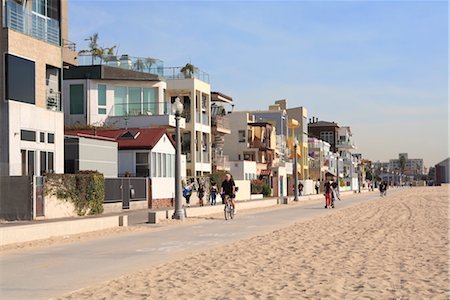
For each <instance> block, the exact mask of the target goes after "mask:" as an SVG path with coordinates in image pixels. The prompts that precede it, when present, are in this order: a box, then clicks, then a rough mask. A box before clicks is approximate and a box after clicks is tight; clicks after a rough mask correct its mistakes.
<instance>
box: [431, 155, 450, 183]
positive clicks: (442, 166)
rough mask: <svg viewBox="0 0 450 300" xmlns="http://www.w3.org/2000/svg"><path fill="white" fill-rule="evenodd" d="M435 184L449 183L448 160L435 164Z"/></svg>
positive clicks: (449, 162) (449, 169) (449, 163)
mask: <svg viewBox="0 0 450 300" xmlns="http://www.w3.org/2000/svg"><path fill="white" fill-rule="evenodd" d="M435 167H436V175H435V184H442V183H450V158H446V159H444V160H443V161H441V162H440V163H438V164H436V166H435Z"/></svg>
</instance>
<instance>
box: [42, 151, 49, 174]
mask: <svg viewBox="0 0 450 300" xmlns="http://www.w3.org/2000/svg"><path fill="white" fill-rule="evenodd" d="M40 153H41V172H40V175H43V174H44V173H45V172H47V152H45V151H41V152H40Z"/></svg>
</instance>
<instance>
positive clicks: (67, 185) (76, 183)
mask: <svg viewBox="0 0 450 300" xmlns="http://www.w3.org/2000/svg"><path fill="white" fill-rule="evenodd" d="M45 195H55V196H56V198H58V199H61V200H65V201H70V202H72V203H73V204H74V206H75V209H76V212H77V214H78V215H79V216H85V215H86V214H88V215H98V214H101V213H102V212H103V202H104V200H105V180H104V178H103V174H101V173H98V172H95V171H82V172H80V173H77V174H48V175H46V177H45Z"/></svg>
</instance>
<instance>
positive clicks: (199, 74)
mask: <svg viewBox="0 0 450 300" xmlns="http://www.w3.org/2000/svg"><path fill="white" fill-rule="evenodd" d="M182 69H183V67H169V68H164V77H165V78H167V79H187V78H195V79H199V80H201V81H204V82H206V83H209V74H208V73H206V72H203V71H202V70H200V69H199V68H194V71H193V72H190V71H182Z"/></svg>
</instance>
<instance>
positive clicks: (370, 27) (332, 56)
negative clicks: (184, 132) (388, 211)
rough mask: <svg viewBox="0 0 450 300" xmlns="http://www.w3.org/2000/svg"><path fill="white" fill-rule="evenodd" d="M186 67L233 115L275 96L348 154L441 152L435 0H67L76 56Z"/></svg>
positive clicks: (443, 117) (444, 66)
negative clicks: (344, 131)
mask: <svg viewBox="0 0 450 300" xmlns="http://www.w3.org/2000/svg"><path fill="white" fill-rule="evenodd" d="M95 32H98V33H99V35H100V44H101V45H104V46H110V45H118V46H119V52H120V53H125V54H129V55H132V56H151V57H156V58H159V59H162V60H163V61H164V63H165V66H181V65H184V64H185V63H187V62H191V63H193V64H194V65H196V66H198V67H199V68H200V69H202V70H204V71H206V72H208V73H209V74H210V77H211V88H212V90H215V91H221V92H223V93H225V94H228V95H230V96H232V97H233V98H234V100H235V102H236V108H237V109H238V110H246V109H265V108H266V107H267V106H268V105H269V104H272V103H273V101H275V100H278V99H284V98H286V99H288V104H289V106H291V107H295V106H305V107H307V109H308V113H309V116H310V117H312V116H316V117H318V118H319V119H321V120H329V121H336V122H338V123H339V124H341V125H348V126H351V127H352V131H353V133H354V138H355V141H356V143H357V145H358V150H357V151H356V152H360V153H363V156H364V157H366V158H368V159H372V160H387V159H389V158H393V157H397V154H398V153H399V152H408V153H409V156H410V157H414V158H424V159H425V163H426V165H432V164H435V163H437V162H438V161H440V160H442V159H444V158H445V157H447V156H448V128H449V127H448V114H449V110H448V92H447V91H448V90H447V87H448V3H447V2H446V1H411V2H409V1H290V2H267V1H264V2H257V1H247V2H239V1H224V2H218V1H217V2H216V1H207V2H167V1H164V2H157V1H82V0H79V1H77V0H71V1H69V35H70V36H69V38H70V40H72V41H74V42H76V43H77V48H78V49H83V48H85V47H86V46H87V45H86V42H85V41H84V39H85V38H87V37H88V36H90V35H92V34H93V33H95Z"/></svg>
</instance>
